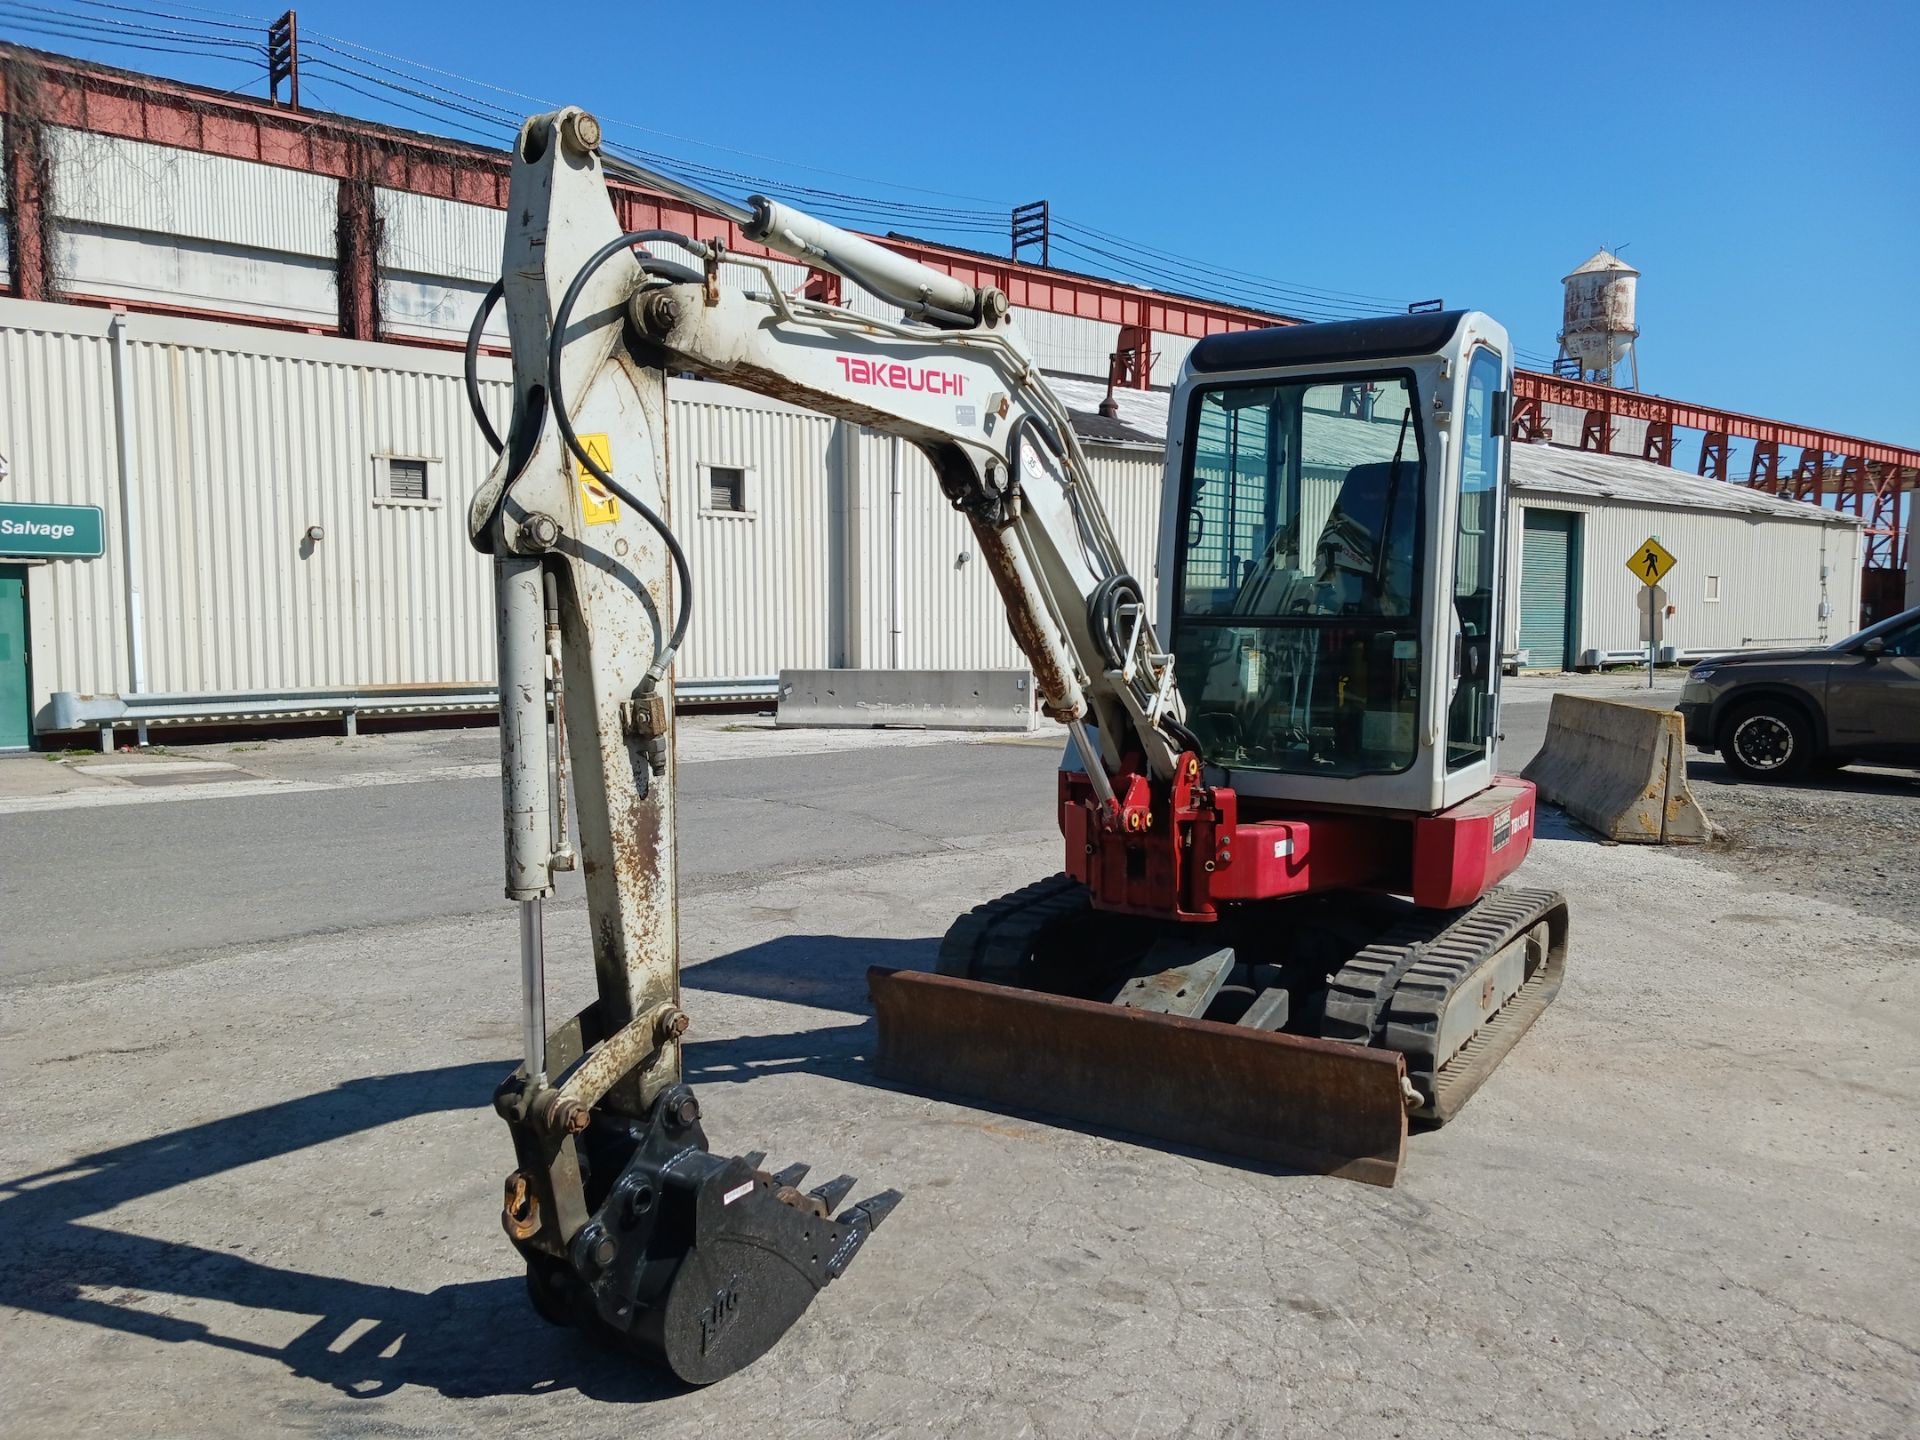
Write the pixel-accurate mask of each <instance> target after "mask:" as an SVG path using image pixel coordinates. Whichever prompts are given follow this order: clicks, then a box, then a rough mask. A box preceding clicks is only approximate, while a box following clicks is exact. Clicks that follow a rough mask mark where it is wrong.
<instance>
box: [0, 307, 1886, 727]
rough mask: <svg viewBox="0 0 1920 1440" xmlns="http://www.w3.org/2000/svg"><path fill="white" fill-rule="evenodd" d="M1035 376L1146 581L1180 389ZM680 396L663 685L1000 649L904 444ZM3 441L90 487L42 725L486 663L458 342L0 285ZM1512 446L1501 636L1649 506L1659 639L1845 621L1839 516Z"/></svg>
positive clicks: (726, 401)
mask: <svg viewBox="0 0 1920 1440" xmlns="http://www.w3.org/2000/svg"><path fill="white" fill-rule="evenodd" d="M482 379H483V386H484V388H485V390H486V392H487V394H488V395H489V397H490V400H491V403H492V405H493V407H494V409H495V411H496V414H498V412H499V411H501V410H502V409H504V406H505V400H506V394H507V388H508V383H507V382H508V367H507V363H506V362H505V361H504V360H498V359H488V360H486V361H484V362H483V365H482ZM1057 386H1058V388H1059V390H1060V391H1061V393H1062V396H1063V398H1064V399H1065V400H1066V402H1067V404H1068V406H1069V407H1070V408H1071V409H1072V410H1073V411H1075V413H1076V417H1077V420H1078V422H1079V424H1080V426H1081V428H1082V429H1083V431H1084V433H1085V437H1086V440H1087V444H1088V449H1089V452H1090V457H1091V459H1092V462H1093V465H1094V470H1095V476H1094V478H1095V484H1096V487H1097V488H1098V490H1099V491H1100V493H1101V496H1102V499H1103V500H1104V502H1105V503H1106V505H1107V506H1108V508H1109V509H1110V510H1111V511H1112V514H1113V519H1114V524H1115V529H1116V531H1117V534H1118V536H1119V538H1120V541H1121V543H1122V545H1123V547H1124V548H1125V550H1126V552H1127V553H1128V554H1129V555H1130V556H1132V557H1133V560H1134V565H1135V567H1136V573H1137V574H1138V575H1139V576H1140V578H1141V579H1142V580H1143V581H1145V582H1146V583H1147V584H1148V585H1149V586H1150V587H1157V581H1158V577H1157V576H1156V575H1155V574H1154V567H1153V557H1154V556H1155V554H1156V553H1157V549H1158V532H1159V499H1160V490H1161V479H1162V464H1163V457H1164V451H1163V448H1162V443H1161V436H1162V435H1163V434H1164V432H1165V425H1166V409H1167V404H1168V397H1167V395H1166V394H1165V393H1164V392H1141V391H1133V392H1122V393H1121V395H1120V396H1119V407H1120V413H1119V415H1118V416H1117V417H1115V418H1112V419H1108V418H1104V417H1102V416H1100V415H1099V414H1098V409H1099V403H1100V400H1101V398H1102V396H1103V394H1104V387H1101V386H1098V385H1094V384H1089V383H1087V382H1084V381H1074V380H1070V379H1064V380H1060V381H1058V382H1057ZM669 397H670V400H671V402H672V403H671V424H672V425H673V427H674V429H673V434H674V436H675V440H674V444H673V446H672V451H671V453H672V456H673V463H674V474H673V481H674V498H673V504H674V523H675V526H676V529H677V530H678V532H679V533H680V535H681V536H682V538H683V541H684V543H685V545H686V548H687V551H688V554H689V558H690V560H691V563H692V566H693V571H694V576H695V586H696V593H695V611H694V613H695V621H694V625H693V628H692V630H691V631H690V633H689V639H688V644H687V647H686V649H685V650H684V652H683V654H682V658H681V662H680V667H679V672H678V674H679V678H680V679H681V680H682V682H686V683H689V684H691V685H692V686H695V687H697V688H698V689H699V690H700V691H701V692H703V693H706V694H709V695H716V694H738V695H755V694H767V693H770V691H771V688H772V678H773V676H774V675H775V673H776V672H777V671H778V670H779V669H780V668H782V667H783V666H793V667H816V666H837V665H850V666H886V665H900V666H905V667H915V668H919V667H973V666H1011V665H1016V664H1018V663H1020V657H1019V654H1018V652H1017V650H1016V649H1015V647H1014V644H1013V641H1012V637H1011V635H1010V634H1009V632H1008V630H1007V627H1006V625H1005V623H1004V621H1003V620H1002V619H1001V617H1000V609H999V602H998V599H997V597H996V595H995V594H994V591H993V587H992V582H991V580H990V579H989V577H988V576H987V574H986V573H985V567H984V566H982V565H980V564H979V563H978V562H977V560H976V558H975V556H974V554H973V546H972V537H971V533H970V532H969V531H968V529H967V527H966V525H965V522H964V521H963V520H962V519H961V517H960V516H959V515H958V514H956V513H955V512H954V511H953V510H952V508H951V507H950V506H949V505H948V504H947V502H946V500H945V498H944V497H943V496H942V495H941V493H940V491H939V487H938V486H937V484H936V483H935V482H934V478H933V474H932V471H931V468H930V467H929V466H928V465H927V464H926V462H925V461H924V459H922V458H921V456H920V455H919V454H918V452H917V451H915V450H913V449H912V448H911V447H910V446H904V445H901V446H896V445H894V443H893V442H892V441H891V440H889V439H886V438H884V437H880V436H876V435H873V434H871V433H868V432H865V431H863V430H861V429H860V428H859V427H855V426H849V425H845V424H843V423H841V422H838V421H834V420H831V419H828V418H825V417H823V416H819V415H816V414H813V413H811V412H808V411H804V410H799V409H796V408H794V407H792V406H789V405H785V404H782V403H780V402H778V401H773V400H767V399H763V398H760V397H758V396H753V395H749V394H746V393H745V392H741V391H737V390H734V389H732V388H730V387H727V386H723V385H714V384H707V383H701V382H693V381H681V380H675V381H673V382H671V384H670V388H669ZM123 437H124V442H125V443H124V444H123V443H122V439H123ZM0 453H4V454H6V455H7V456H8V458H9V460H10V462H11V476H10V479H9V482H8V494H7V498H8V499H10V500H16V501H38V502H46V503H56V504H77V505H99V506H101V507H102V508H103V510H104V511H105V519H106V533H107V537H108V539H107V547H106V554H105V555H103V556H102V557H100V558H98V559H93V560H51V561H43V562H32V561H27V562H20V561H10V562H6V563H7V564H9V565H11V566H18V567H20V573H22V574H24V576H25V579H26V585H27V604H28V614H29V634H30V658H31V678H32V685H31V690H32V709H33V718H34V723H35V727H36V729H39V730H46V729H48V728H49V727H50V726H51V724H52V714H51V708H50V701H51V697H52V695H53V693H54V692H57V691H74V692H79V693H83V694H86V693H118V694H129V693H138V692H158V693H178V692H192V693H223V692H263V691H290V690H314V689H324V690H336V691H341V692H354V691H364V690H366V689H368V688H369V687H382V686H406V687H416V688H419V687H434V686H462V685H464V686H474V685H486V684H490V683H491V681H492V663H493V646H492V639H491V620H490V599H489V596H490V588H489V587H490V572H489V569H488V566H487V564H486V562H485V561H484V560H483V559H482V557H480V556H479V555H477V554H476V553H475V552H474V551H473V550H472V549H471V547H470V546H469V545H468V543H467V538H466V518H465V516H466V508H467V503H468V500H469V497H470V496H471V495H472V493H473V491H474V489H475V487H476V486H477V485H478V484H479V482H480V481H481V479H483V478H484V476H485V474H486V472H487V469H488V467H489V465H490V464H491V460H492V457H491V455H490V453H489V452H488V451H487V450H486V448H485V446H484V444H483V443H482V441H481V438H480V436H479V435H478V433H477V431H476V430H475V427H474V426H473V425H472V423H471V420H470V418H469V416H468V414H467V411H466V405H465V400H464V397H463V396H462V393H461V385H460V358H459V356H458V355H456V354H454V353H452V352H443V351H436V350H430V349H421V348H418V347H411V346H401V345H386V344H368V343H364V342H359V341H351V340H341V339H337V338H334V337H330V336H317V335H305V334H299V333H294V332H285V331H274V330H264V329H258V328H251V327H243V326H233V325H222V324H215V323H211V322H207V321H200V320H188V319H176V318H170V317H162V316H152V315H119V316H116V315H114V314H112V313H111V312H109V311H105V310H100V309H93V308H85V307H78V306H67V305H40V304H33V303H30V302H25V301H16V300H0ZM1513 468H1514V480H1515V494H1514V497H1513V502H1512V504H1513V513H1512V514H1511V515H1510V517H1509V538H1510V541H1511V544H1510V546H1509V552H1508V562H1507V575H1508V583H1509V587H1510V590H1511V591H1512V594H1513V596H1514V598H1515V602H1516V603H1515V605H1514V623H1513V625H1512V627H1511V628H1510V630H1509V633H1508V635H1507V637H1506V641H1505V644H1506V648H1507V649H1508V650H1509V651H1510V652H1511V651H1513V650H1516V649H1530V650H1532V651H1534V654H1533V655H1532V657H1531V658H1532V659H1533V661H1534V662H1535V663H1547V664H1554V663H1565V664H1576V663H1581V662H1582V661H1583V660H1585V659H1586V658H1587V652H1589V651H1595V650H1597V651H1603V652H1604V651H1624V650H1628V649H1631V648H1632V647H1633V646H1634V645H1635V644H1636V643H1637V636H1638V623H1639V622H1638V615H1637V612H1636V610H1635V609H1634V598H1635V595H1636V593H1637V591H1638V589H1639V585H1638V582H1637V581H1636V580H1635V579H1634V578H1633V576H1632V575H1630V574H1629V573H1628V572H1627V570H1626V568H1625V561H1626V559H1627V557H1628V555H1629V554H1630V553H1631V551H1632V550H1633V548H1634V547H1635V546H1637V545H1638V544H1639V542H1640V541H1641V540H1643V539H1645V538H1646V535H1647V534H1648V533H1649V532H1653V533H1657V534H1658V535H1659V536H1660V538H1661V539H1662V541H1663V542H1664V543H1665V544H1666V545H1667V547H1668V548H1669V549H1671V550H1673V551H1674V553H1675V554H1676V555H1678V556H1679V557H1680V562H1681V563H1680V566H1679V568H1678V569H1676V571H1675V572H1674V575H1673V577H1671V578H1670V581H1669V585H1668V589H1669V591H1670V593H1671V598H1672V600H1673V603H1674V604H1675V606H1676V607H1677V613H1676V615H1675V616H1674V617H1673V619H1672V620H1671V621H1670V622H1669V624H1668V629H1667V631H1666V633H1665V636H1664V638H1665V639H1666V640H1667V642H1668V643H1670V644H1672V645H1674V646H1677V647H1678V648H1680V649H1681V650H1685V651H1698V650H1704V649H1720V648H1738V647H1742V646H1758V645H1768V644H1785V643H1805V642H1810V641H1816V640H1819V639H1822V638H1828V637H1833V638H1837V636H1838V635H1840V634H1844V633H1846V631H1847V630H1849V629H1850V628H1851V626H1850V625H1849V624H1848V622H1847V617H1850V616H1851V615H1853V614H1854V613H1856V609H1857V604H1858V573H1859V542H1858V532H1857V526H1856V524H1855V522H1854V521H1853V520H1851V519H1850V518H1848V517H1842V516H1836V515H1834V514H1833V513H1832V512H1829V511H1823V510H1820V509H1818V508H1816V507H1813V506H1809V505H1801V504H1796V503H1793V502H1789V501H1783V500H1778V499H1774V498H1772V497H1769V496H1764V495H1759V494H1756V493H1753V492H1750V491H1746V490H1743V489H1739V488H1736V487H1732V486H1727V485H1723V484H1719V483H1716V482H1710V481H1701V480H1697V479H1694V478H1692V477H1688V476H1684V475H1676V474H1675V473H1674V472H1673V471H1671V470H1667V469H1664V468H1662V467H1659V466H1654V465H1649V464H1647V463H1645V462H1643V461H1638V460H1627V459H1620V458H1617V457H1606V456H1595V455H1589V454H1583V453H1580V452H1574V451H1566V450H1560V449H1553V448H1549V447H1545V446H1520V447H1517V449H1516V453H1515V457H1514V467H1513ZM403 479H404V483H402V480H403ZM1327 483H1328V484H1329V485H1331V484H1333V483H1335V480H1333V479H1329V481H1328V482H1327ZM896 486H897V487H898V489H899V492H900V505H899V513H900V525H899V530H898V533H897V534H896V533H894V532H893V529H892V526H891V524H890V514H891V510H890V500H891V492H892V491H893V490H894V489H895V488H896ZM1555 527H1557V528H1555ZM1549 530H1551V531H1553V533H1555V534H1557V535H1559V536H1560V537H1561V541H1562V544H1561V548H1560V550H1559V552H1558V558H1557V560H1556V558H1555V554H1554V552H1553V551H1552V547H1551V543H1550V542H1549V541H1543V540H1542V538H1541V536H1542V535H1543V534H1546V533H1547V532H1548V531H1549ZM316 535H317V538H316ZM1543 547H1544V548H1543ZM896 572H897V575H898V580H897V583H896V579H895V576H896ZM896 595H898V597H899V600H898V605H897V608H896V603H895V598H894V597H895V596H896ZM1550 634H1557V635H1558V637H1559V639H1560V642H1561V648H1560V651H1559V652H1558V653H1557V654H1556V653H1553V647H1552V646H1551V645H1550V644H1549V643H1547V640H1546V639H1545V638H1543V637H1546V636H1548V635H1550Z"/></svg>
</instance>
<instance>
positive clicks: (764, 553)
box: [667, 382, 835, 680]
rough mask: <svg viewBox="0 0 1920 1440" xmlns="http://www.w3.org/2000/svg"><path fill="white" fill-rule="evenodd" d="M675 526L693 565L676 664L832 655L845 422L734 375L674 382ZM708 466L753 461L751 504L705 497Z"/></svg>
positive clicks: (731, 674)
mask: <svg viewBox="0 0 1920 1440" xmlns="http://www.w3.org/2000/svg"><path fill="white" fill-rule="evenodd" d="M668 396H669V402H670V403H669V413H668V418H667V423H668V426H669V429H668V457H669V461H670V464H671V471H672V477H673V514H672V524H673V529H674V533H675V534H676V535H678V536H679V537H680V542H681V545H682V546H683V547H684V548H685V550H686V552H687V563H688V565H689V566H690V567H691V569H692V571H693V602H694V603H693V619H692V621H691V623H690V624H689V626H688V629H687V640H686V648H685V650H684V651H683V652H682V654H681V658H680V663H679V667H678V670H677V671H676V673H677V674H678V675H679V676H680V677H681V678H683V679H701V680H714V679H740V678H746V677H764V676H771V675H775V674H777V673H778V672H779V671H780V669H781V668H782V667H783V666H785V667H794V668H816V667H822V666H825V665H827V664H829V663H830V658H831V657H830V654H829V651H830V648H831V643H832V634H833V621H834V609H833V606H834V600H833V586H832V576H831V565H832V555H833V550H832V546H833V538H832V535H831V526H832V522H833V515H832V505H831V499H832V477H831V476H830V475H829V473H828V471H829V460H830V453H831V450H832V442H833V435H834V428H835V426H834V422H833V421H832V420H830V419H828V418H826V417H825V416H821V415H815V414H812V413H810V412H808V411H805V410H799V409H796V408H794V407H792V406H788V405H782V404H780V403H779V402H778V401H772V400H763V399H761V398H760V397H758V396H754V395H749V394H747V393H745V392H743V391H739V390H734V389H732V388H730V387H728V386H724V385H699V384H691V383H680V382H670V384H669V387H668ZM708 465H727V466H738V467H740V468H741V469H743V470H745V471H746V472H747V477H746V487H747V488H746V497H745V498H746V505H747V509H746V512H745V513H744V514H735V513H727V512H721V511H714V510H709V509H707V508H705V498H706V495H707V485H706V472H705V470H704V468H703V467H705V466H708Z"/></svg>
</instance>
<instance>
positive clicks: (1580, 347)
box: [1554, 250, 1640, 390]
mask: <svg viewBox="0 0 1920 1440" xmlns="http://www.w3.org/2000/svg"><path fill="white" fill-rule="evenodd" d="M1639 280H1640V272H1639V271H1638V270H1636V269H1634V268H1633V267H1632V266H1631V265H1629V264H1627V262H1626V261H1624V260H1622V259H1621V258H1620V257H1619V256H1618V255H1615V254H1613V253H1612V252H1611V251H1608V250H1600V251H1597V252H1596V253H1595V254H1594V257H1593V258H1592V259H1591V260H1589V261H1587V263H1586V264H1584V265H1582V266H1581V267H1580V268H1579V269H1578V270H1576V271H1574V272H1573V273H1572V274H1571V275H1569V276H1567V277H1566V278H1565V279H1564V280H1562V281H1561V282H1560V283H1561V284H1563V285H1565V286H1566V287H1567V290H1566V302H1565V308H1564V309H1563V311H1562V314H1561V327H1562V328H1561V331H1560V358H1561V360H1562V362H1564V368H1565V369H1568V370H1571V369H1573V368H1574V366H1576V365H1577V366H1578V367H1579V371H1580V378H1581V379H1583V380H1592V381H1594V382H1596V383H1597V384H1601V385H1616V386H1619V387H1620V388H1622V389H1626V390H1638V389H1639V388H1640V361H1639V358H1638V357H1637V356H1636V355H1635V354H1634V350H1633V342H1634V341H1635V340H1637V339H1639V338H1640V326H1639V323H1638V322H1637V321H1636V319H1635V318H1634V289H1635V287H1636V286H1637V285H1638V283H1639ZM1623 362H1624V364H1623ZM1554 368H1555V369H1556V370H1559V369H1562V368H1563V366H1561V365H1556V366H1555V367H1554ZM1623 370H1624V372H1625V377H1626V378H1624V379H1622V378H1621V376H1622V371H1623Z"/></svg>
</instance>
